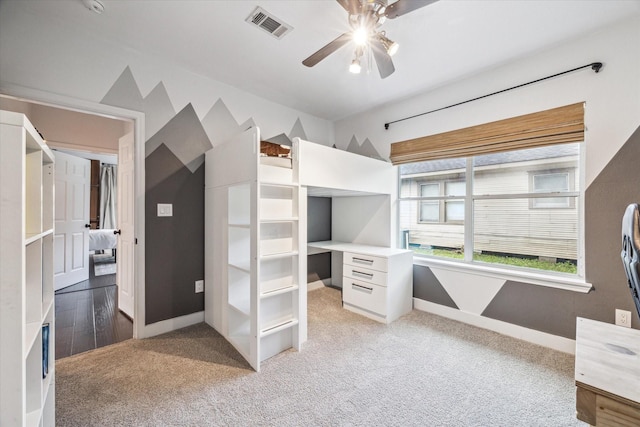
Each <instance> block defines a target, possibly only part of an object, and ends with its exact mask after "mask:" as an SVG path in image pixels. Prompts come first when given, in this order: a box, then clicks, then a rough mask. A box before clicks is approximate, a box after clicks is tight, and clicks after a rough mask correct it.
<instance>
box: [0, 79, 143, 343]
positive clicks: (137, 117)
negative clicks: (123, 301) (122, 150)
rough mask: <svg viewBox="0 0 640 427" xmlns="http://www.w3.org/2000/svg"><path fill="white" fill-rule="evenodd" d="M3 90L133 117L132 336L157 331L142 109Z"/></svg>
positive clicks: (16, 88)
mask: <svg viewBox="0 0 640 427" xmlns="http://www.w3.org/2000/svg"><path fill="white" fill-rule="evenodd" d="M0 94H1V95H6V96H8V97H13V98H16V99H18V100H21V101H25V102H32V103H36V104H42V105H46V106H50V107H56V108H61V109H66V110H71V111H76V112H79V113H86V114H93V115H98V116H105V117H109V118H114V119H125V120H131V121H133V127H134V129H133V134H134V149H135V160H134V169H135V171H134V180H135V182H134V188H135V191H134V196H133V197H134V209H135V223H134V235H135V238H136V239H137V245H136V247H135V251H134V260H133V265H134V266H135V273H134V284H133V286H134V299H135V302H134V310H133V315H134V317H133V338H146V337H148V336H152V335H155V333H154V332H153V331H152V330H147V329H148V328H147V326H146V325H145V283H146V282H145V131H144V129H145V115H144V113H143V112H140V111H134V110H128V109H124V108H120V107H113V106H111V105H105V104H100V103H97V102H93V101H87V100H83V99H79V98H74V97H69V96H64V95H60V94H55V93H50V92H45V91H41V90H38V89H32V88H27V87H24V86H19V85H12V84H6V83H4V84H1V85H0Z"/></svg>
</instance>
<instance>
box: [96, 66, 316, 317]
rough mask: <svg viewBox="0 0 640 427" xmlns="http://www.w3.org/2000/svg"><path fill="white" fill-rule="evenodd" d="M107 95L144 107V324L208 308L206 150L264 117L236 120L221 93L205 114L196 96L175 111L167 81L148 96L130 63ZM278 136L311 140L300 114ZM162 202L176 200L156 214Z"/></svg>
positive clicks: (111, 101) (117, 102)
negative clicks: (199, 287) (204, 288)
mask: <svg viewBox="0 0 640 427" xmlns="http://www.w3.org/2000/svg"><path fill="white" fill-rule="evenodd" d="M101 102H102V103H103V104H108V105H113V106H116V107H121V108H126V109H130V110H135V111H141V112H143V113H145V135H146V136H145V138H146V142H145V157H146V159H145V183H146V193H145V209H146V218H145V241H146V242H145V243H146V244H145V248H146V259H145V272H146V283H145V311H146V318H145V324H147V325H148V324H151V323H155V322H159V321H162V320H167V319H171V318H174V317H178V316H183V315H187V314H191V313H196V312H199V311H202V310H203V309H204V297H203V294H201V293H199V294H196V293H194V283H195V281H196V280H201V279H204V240H203V236H204V221H205V217H204V168H205V164H204V153H205V152H206V151H208V150H209V149H210V148H211V147H213V146H214V145H217V144H220V143H222V142H224V141H225V140H226V139H228V138H229V137H230V136H232V135H233V134H235V133H238V132H241V131H243V130H246V129H248V128H250V127H253V126H256V125H259V124H257V123H255V122H254V120H253V118H250V119H248V120H247V121H245V122H243V123H238V122H237V121H236V119H235V118H234V116H233V114H232V113H231V112H230V111H229V109H228V108H227V107H226V105H225V103H224V102H223V100H222V99H217V100H215V102H212V107H211V109H210V110H209V111H208V112H207V114H205V116H204V117H203V119H202V121H200V119H199V118H198V115H197V114H196V112H195V110H194V108H193V106H192V105H191V104H190V103H189V104H187V105H186V106H184V107H183V108H182V109H181V110H180V111H179V112H176V111H175V109H174V107H173V105H172V103H171V100H170V98H169V95H168V93H167V90H166V88H165V85H164V83H163V82H162V81H160V82H158V83H157V84H156V86H155V87H154V88H153V90H152V91H151V92H149V94H147V95H146V96H143V95H142V93H141V91H140V88H139V86H138V84H137V82H136V80H135V77H134V75H133V73H132V71H131V69H130V68H129V67H126V68H125V69H124V71H123V72H122V73H121V74H120V76H119V77H118V78H117V79H116V81H115V82H114V84H113V86H112V87H111V88H110V89H109V90H108V91H107V93H106V94H105V96H104V97H103V98H102V101H101ZM286 127H287V126H286V125H284V126H283V128H284V129H286ZM284 129H283V130H284ZM279 135H284V138H286V141H288V145H290V144H291V139H292V138H295V137H301V138H303V139H306V134H305V131H304V128H303V125H302V122H301V120H300V118H298V119H297V120H296V121H295V123H294V124H293V126H292V128H291V131H290V132H289V134H288V135H286V134H285V133H282V134H279ZM277 136H278V135H276V137H277ZM272 138H275V137H272ZM158 203H171V204H172V205H173V216H172V217H158V216H157V204H158Z"/></svg>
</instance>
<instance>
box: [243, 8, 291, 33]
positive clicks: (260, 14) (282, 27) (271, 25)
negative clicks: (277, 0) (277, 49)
mask: <svg viewBox="0 0 640 427" xmlns="http://www.w3.org/2000/svg"><path fill="white" fill-rule="evenodd" d="M245 21H247V22H248V23H249V24H252V25H255V26H256V27H259V28H262V29H263V30H264V31H266V32H267V33H269V34H271V35H272V36H273V37H275V38H277V39H281V38H282V37H284V35H285V34H287V33H288V32H289V31H291V30H293V27H292V26H291V25H289V24H285V23H284V22H283V21H282V19H279V18H276V17H275V16H273V15H272V14H270V13H269V12H267V11H266V10H264V9H263V8H261V7H260V6H258V7H256V8H255V9H254V11H253V12H251V14H250V15H249V16H248V17H247V19H245Z"/></svg>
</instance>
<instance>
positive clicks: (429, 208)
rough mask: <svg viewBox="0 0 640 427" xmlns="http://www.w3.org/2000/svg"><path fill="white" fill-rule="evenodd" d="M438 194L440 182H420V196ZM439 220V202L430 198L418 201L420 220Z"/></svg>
mask: <svg viewBox="0 0 640 427" xmlns="http://www.w3.org/2000/svg"><path fill="white" fill-rule="evenodd" d="M439 195H440V184H439V183H435V182H434V183H429V184H420V196H421V197H430V196H439ZM438 221H440V202H438V201H434V200H430V201H422V202H420V222H438Z"/></svg>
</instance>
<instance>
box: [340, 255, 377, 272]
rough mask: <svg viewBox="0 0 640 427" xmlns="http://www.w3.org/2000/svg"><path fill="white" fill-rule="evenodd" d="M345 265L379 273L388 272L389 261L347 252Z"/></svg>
mask: <svg viewBox="0 0 640 427" xmlns="http://www.w3.org/2000/svg"><path fill="white" fill-rule="evenodd" d="M344 263H345V264H349V265H356V266H358V267H367V268H371V269H373V270H378V271H387V259H386V258H383V257H377V256H371V255H363V254H356V253H353V252H345V253H344Z"/></svg>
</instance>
